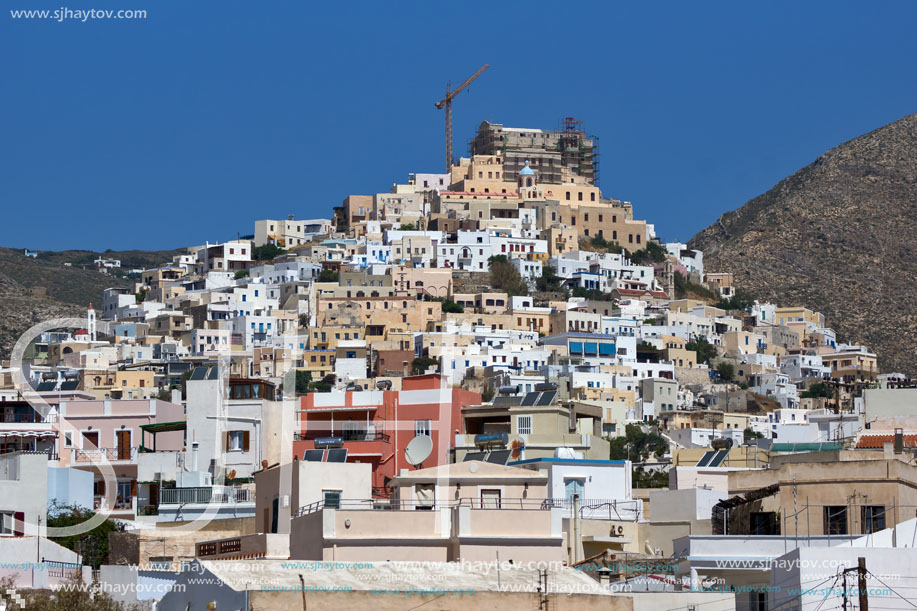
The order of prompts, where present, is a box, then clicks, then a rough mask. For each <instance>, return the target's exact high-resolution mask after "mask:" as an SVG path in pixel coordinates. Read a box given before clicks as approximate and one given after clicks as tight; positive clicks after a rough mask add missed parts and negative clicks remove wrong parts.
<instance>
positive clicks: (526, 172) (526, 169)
mask: <svg viewBox="0 0 917 611" xmlns="http://www.w3.org/2000/svg"><path fill="white" fill-rule="evenodd" d="M534 175H535V171H534V170H533V169H532V168H530V167H529V162H528V161H526V162H525V167H524V168H522V169H521V170H519V176H534Z"/></svg>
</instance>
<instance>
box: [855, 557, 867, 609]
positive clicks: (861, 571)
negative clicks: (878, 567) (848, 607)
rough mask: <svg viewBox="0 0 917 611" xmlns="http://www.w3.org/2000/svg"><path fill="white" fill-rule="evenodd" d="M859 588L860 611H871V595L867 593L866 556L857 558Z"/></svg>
mask: <svg viewBox="0 0 917 611" xmlns="http://www.w3.org/2000/svg"><path fill="white" fill-rule="evenodd" d="M857 588H859V590H860V611H869V597H868V596H867V594H866V558H864V557H862V556H860V557H859V558H857Z"/></svg>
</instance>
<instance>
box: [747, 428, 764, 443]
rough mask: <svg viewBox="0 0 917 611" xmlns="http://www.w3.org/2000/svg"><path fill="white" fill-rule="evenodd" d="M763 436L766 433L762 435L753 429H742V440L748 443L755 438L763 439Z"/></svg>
mask: <svg viewBox="0 0 917 611" xmlns="http://www.w3.org/2000/svg"><path fill="white" fill-rule="evenodd" d="M762 437H764V435H762V434H761V433H759V432H758V431H753V430H751V429H745V430H744V431H742V441H743V443H745V444H747V443H748V442H749V441H751V440H753V439H761V438H762Z"/></svg>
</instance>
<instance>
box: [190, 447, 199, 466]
mask: <svg viewBox="0 0 917 611" xmlns="http://www.w3.org/2000/svg"><path fill="white" fill-rule="evenodd" d="M197 446H198V443H197V442H196V441H193V442H191V470H192V471H197Z"/></svg>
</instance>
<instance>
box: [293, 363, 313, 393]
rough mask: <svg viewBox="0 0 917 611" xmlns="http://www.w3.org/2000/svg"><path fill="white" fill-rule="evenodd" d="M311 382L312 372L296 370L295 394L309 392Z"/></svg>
mask: <svg viewBox="0 0 917 611" xmlns="http://www.w3.org/2000/svg"><path fill="white" fill-rule="evenodd" d="M310 384H312V372H311V371H304V370H302V369H297V370H296V394H297V395H304V394H306V393H307V392H309V385H310Z"/></svg>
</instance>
